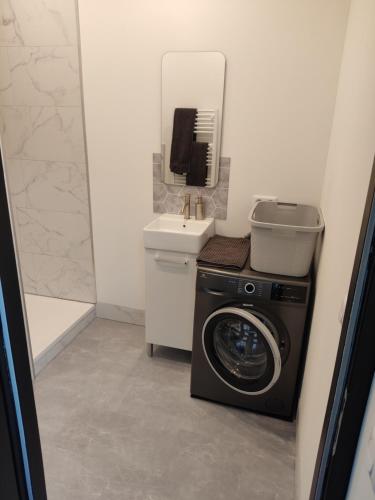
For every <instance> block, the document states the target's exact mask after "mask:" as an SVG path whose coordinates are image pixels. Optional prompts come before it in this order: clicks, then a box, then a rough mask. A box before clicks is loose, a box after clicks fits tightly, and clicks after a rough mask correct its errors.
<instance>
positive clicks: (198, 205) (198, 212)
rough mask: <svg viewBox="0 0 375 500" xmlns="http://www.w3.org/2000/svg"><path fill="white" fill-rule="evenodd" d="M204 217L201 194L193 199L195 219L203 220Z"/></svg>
mask: <svg viewBox="0 0 375 500" xmlns="http://www.w3.org/2000/svg"><path fill="white" fill-rule="evenodd" d="M203 219H204V204H203V200H202V196H197V199H196V201H195V220H203Z"/></svg>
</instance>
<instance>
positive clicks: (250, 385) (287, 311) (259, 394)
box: [191, 266, 311, 419]
mask: <svg viewBox="0 0 375 500" xmlns="http://www.w3.org/2000/svg"><path fill="white" fill-rule="evenodd" d="M310 286H311V284H310V277H309V276H307V277H305V278H287V277H285V276H277V275H270V274H261V273H258V272H256V271H253V270H251V269H250V267H249V266H247V267H246V269H244V270H242V271H241V272H235V271H227V270H221V269H216V268H208V267H207V268H205V267H198V272H197V282H196V303H195V316H194V334H193V353H192V369H191V395H192V396H196V397H200V398H205V399H209V400H213V401H217V402H220V403H226V404H230V405H235V406H239V407H242V408H248V409H250V410H254V411H258V412H261V413H266V414H271V415H274V416H279V417H282V418H286V419H292V418H293V417H294V412H295V405H296V396H297V392H298V391H297V389H298V380H299V377H300V375H301V374H300V371H301V361H302V358H303V350H304V345H305V336H306V332H305V325H306V316H307V311H308V303H309V295H310Z"/></svg>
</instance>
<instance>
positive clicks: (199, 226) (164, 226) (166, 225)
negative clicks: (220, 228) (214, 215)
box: [143, 214, 215, 254]
mask: <svg viewBox="0 0 375 500" xmlns="http://www.w3.org/2000/svg"><path fill="white" fill-rule="evenodd" d="M214 234H215V220H214V219H211V218H207V219H204V220H195V219H194V218H192V219H184V217H183V215H172V214H163V215H160V216H159V217H158V218H157V219H155V220H154V221H152V222H150V224H148V225H147V226H146V227H145V228H144V229H143V241H144V246H145V248H154V249H155V250H170V251H174V252H186V253H192V254H198V253H199V252H200V251H201V249H202V247H203V246H204V244H205V243H206V242H207V240H208V239H209V238H211V236H213V235H214Z"/></svg>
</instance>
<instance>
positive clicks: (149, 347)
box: [146, 342, 154, 358]
mask: <svg viewBox="0 0 375 500" xmlns="http://www.w3.org/2000/svg"><path fill="white" fill-rule="evenodd" d="M146 350H147V356H149V357H150V358H152V356H153V354H154V344H150V343H149V342H147V344H146Z"/></svg>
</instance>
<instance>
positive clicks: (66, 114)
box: [0, 0, 96, 302]
mask: <svg viewBox="0 0 375 500" xmlns="http://www.w3.org/2000/svg"><path fill="white" fill-rule="evenodd" d="M77 40H78V37H77V12H76V0H2V2H1V5H0V136H1V141H2V147H3V155H4V156H5V166H6V172H7V178H8V183H9V186H8V187H9V190H10V195H11V204H12V209H13V212H14V219H15V222H16V237H17V242H18V248H19V250H20V261H21V272H22V277H23V283H24V288H25V291H26V292H28V293H35V294H41V295H49V296H53V297H60V298H65V299H72V300H81V301H87V302H95V300H96V292H95V278H94V265H93V256H92V243H91V240H92V235H91V224H90V210H89V197H88V184H87V165H86V155H85V144H84V132H83V117H82V103H81V82H80V71H79V65H80V62H79V49H78V42H77Z"/></svg>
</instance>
